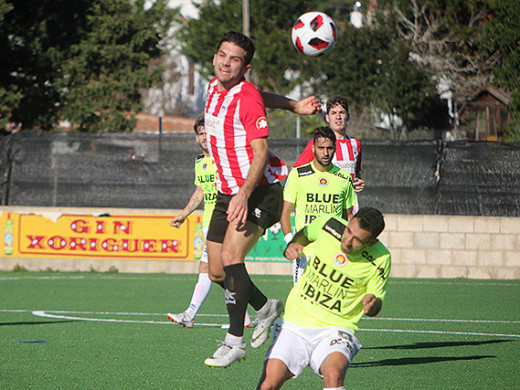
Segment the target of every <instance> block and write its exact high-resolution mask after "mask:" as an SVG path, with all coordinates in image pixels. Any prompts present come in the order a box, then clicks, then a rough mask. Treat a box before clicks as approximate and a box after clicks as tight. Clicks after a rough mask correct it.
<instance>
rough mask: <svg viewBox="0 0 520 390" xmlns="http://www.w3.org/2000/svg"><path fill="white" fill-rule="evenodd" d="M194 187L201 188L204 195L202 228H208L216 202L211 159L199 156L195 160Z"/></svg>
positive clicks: (213, 170)
mask: <svg viewBox="0 0 520 390" xmlns="http://www.w3.org/2000/svg"><path fill="white" fill-rule="evenodd" d="M195 185H196V186H200V187H201V188H202V193H203V194H204V216H203V217H202V226H203V227H206V226H209V221H210V220H211V215H212V214H213V209H214V208H215V202H216V201H217V187H215V168H214V167H213V161H212V160H211V157H204V155H203V154H200V155H198V156H197V158H196V159H195Z"/></svg>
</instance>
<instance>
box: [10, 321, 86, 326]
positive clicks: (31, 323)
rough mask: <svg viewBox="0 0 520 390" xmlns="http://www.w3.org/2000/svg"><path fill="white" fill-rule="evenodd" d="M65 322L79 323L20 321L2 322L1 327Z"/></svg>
mask: <svg viewBox="0 0 520 390" xmlns="http://www.w3.org/2000/svg"><path fill="white" fill-rule="evenodd" d="M65 322H77V321H72V320H64V321H20V322H0V326H9V325H48V324H63V323H65Z"/></svg>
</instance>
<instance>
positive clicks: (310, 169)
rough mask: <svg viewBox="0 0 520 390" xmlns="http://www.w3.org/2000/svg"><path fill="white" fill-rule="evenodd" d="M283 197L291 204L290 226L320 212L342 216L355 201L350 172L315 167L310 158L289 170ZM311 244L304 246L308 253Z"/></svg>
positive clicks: (306, 221) (300, 225)
mask: <svg viewBox="0 0 520 390" xmlns="http://www.w3.org/2000/svg"><path fill="white" fill-rule="evenodd" d="M283 200H284V201H286V202H290V203H292V204H294V213H295V217H294V226H295V228H296V231H299V230H301V229H303V228H304V227H305V226H307V225H308V224H309V223H311V222H312V221H313V220H315V219H316V218H318V217H319V216H321V215H325V214H326V215H331V216H332V215H333V216H337V217H342V216H343V211H344V210H346V209H349V208H351V207H353V206H354V205H355V204H356V196H355V194H354V187H353V186H352V176H351V175H349V174H348V173H346V172H345V171H343V170H342V169H340V168H338V167H337V166H335V165H332V168H331V169H330V170H329V171H327V172H321V171H318V170H317V169H316V168H315V167H314V162H311V163H309V164H306V165H302V166H301V167H297V168H295V169H293V170H291V172H290V173H289V177H288V178H287V181H286V182H285V188H284V192H283ZM312 248H313V245H310V246H308V247H307V248H306V250H305V254H306V255H308V256H309V255H311V253H312V252H311V249H312Z"/></svg>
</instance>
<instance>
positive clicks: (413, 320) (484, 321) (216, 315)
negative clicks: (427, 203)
mask: <svg viewBox="0 0 520 390" xmlns="http://www.w3.org/2000/svg"><path fill="white" fill-rule="evenodd" d="M36 311H37V312H42V313H43V312H45V313H46V312H50V313H59V314H94V315H120V316H164V315H166V314H165V313H137V312H113V311H110V312H109V311H75V310H36ZM34 312H35V310H23V309H0V313H34ZM197 316H198V317H225V318H227V317H228V315H227V314H204V313H199V314H197ZM363 321H409V322H453V323H475V324H520V321H501V320H460V319H442V318H394V317H364V318H363Z"/></svg>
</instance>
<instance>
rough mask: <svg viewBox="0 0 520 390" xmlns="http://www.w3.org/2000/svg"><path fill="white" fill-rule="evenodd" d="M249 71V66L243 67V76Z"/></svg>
mask: <svg viewBox="0 0 520 390" xmlns="http://www.w3.org/2000/svg"><path fill="white" fill-rule="evenodd" d="M250 70H251V64H247V65H246V66H245V67H244V74H247V73H248V72H249V71H250Z"/></svg>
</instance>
